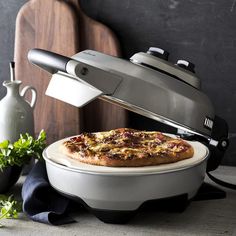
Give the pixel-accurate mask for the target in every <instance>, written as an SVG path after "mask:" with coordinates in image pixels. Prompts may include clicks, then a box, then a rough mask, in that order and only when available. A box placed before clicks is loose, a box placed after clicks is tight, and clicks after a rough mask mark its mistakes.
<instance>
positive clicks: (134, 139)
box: [61, 128, 194, 167]
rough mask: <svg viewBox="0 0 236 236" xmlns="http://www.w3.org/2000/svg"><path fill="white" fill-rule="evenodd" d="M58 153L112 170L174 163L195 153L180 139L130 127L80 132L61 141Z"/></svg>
mask: <svg viewBox="0 0 236 236" xmlns="http://www.w3.org/2000/svg"><path fill="white" fill-rule="evenodd" d="M61 150H62V152H63V153H64V154H65V155H67V156H68V157H71V158H73V159H76V160H78V161H80V162H84V163H87V164H92V165H100V166H113V167H137V166H151V165H160V164H166V163H173V162H177V161H180V160H183V159H187V158H191V157H192V156H193V154H194V150H193V147H192V146H191V145H190V144H189V143H187V142H186V141H184V140H183V139H180V138H172V137H169V136H167V135H164V134H162V133H161V132H157V131H140V130H134V129H129V128H120V129H114V130H110V131H105V132H97V133H82V134H80V135H78V136H75V137H72V138H70V139H68V140H67V141H65V142H63V143H62V145H61Z"/></svg>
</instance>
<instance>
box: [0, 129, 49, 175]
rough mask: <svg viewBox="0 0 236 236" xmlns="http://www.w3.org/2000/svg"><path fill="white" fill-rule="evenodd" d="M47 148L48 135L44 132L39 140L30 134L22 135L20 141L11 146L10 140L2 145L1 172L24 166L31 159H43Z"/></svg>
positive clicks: (39, 136)
mask: <svg viewBox="0 0 236 236" xmlns="http://www.w3.org/2000/svg"><path fill="white" fill-rule="evenodd" d="M45 147H46V133H45V131H44V130H42V131H41V132H40V133H39V135H38V138H37V139H34V138H33V137H32V136H30V135H29V134H28V133H26V134H21V135H20V138H19V140H17V141H16V142H14V143H13V144H11V143H10V142H9V141H8V140H5V141H3V142H2V143H0V170H3V169H4V168H6V167H9V166H14V165H17V166H23V165H24V164H27V163H29V162H30V160H31V158H36V159H42V151H43V149H44V148H45Z"/></svg>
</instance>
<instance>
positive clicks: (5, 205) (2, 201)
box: [0, 194, 22, 227]
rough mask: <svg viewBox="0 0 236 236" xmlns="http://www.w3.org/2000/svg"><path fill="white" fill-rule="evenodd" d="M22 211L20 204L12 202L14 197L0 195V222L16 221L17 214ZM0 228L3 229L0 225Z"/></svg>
mask: <svg viewBox="0 0 236 236" xmlns="http://www.w3.org/2000/svg"><path fill="white" fill-rule="evenodd" d="M21 211H22V204H21V202H17V201H16V200H14V196H13V195H11V196H9V197H7V196H5V195H2V194H0V220H2V219H4V218H5V219H16V218H18V213H19V212H21ZM0 227H4V225H3V224H1V223H0Z"/></svg>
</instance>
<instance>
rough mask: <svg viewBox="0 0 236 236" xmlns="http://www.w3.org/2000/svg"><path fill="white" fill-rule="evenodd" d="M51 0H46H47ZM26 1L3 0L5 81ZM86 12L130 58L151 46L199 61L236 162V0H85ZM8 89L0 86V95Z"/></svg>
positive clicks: (0, 51) (1, 69)
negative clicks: (110, 33) (113, 35)
mask: <svg viewBox="0 0 236 236" xmlns="http://www.w3.org/2000/svg"><path fill="white" fill-rule="evenodd" d="M46 1H47V0H45V2H46ZM25 2H27V0H0V81H4V80H6V79H9V66H8V63H9V61H10V60H12V58H13V48H14V30H15V19H16V15H17V12H18V10H19V8H20V7H21V6H22V5H23V4H24V3H25ZM80 2H81V6H82V8H83V9H84V11H85V12H86V13H87V15H89V16H91V17H92V18H94V19H96V20H97V21H100V22H102V23H104V24H106V25H107V26H109V27H110V28H111V29H113V31H114V32H115V33H116V35H117V36H118V38H119V41H120V42H121V45H122V51H123V56H124V57H125V58H129V57H130V56H131V55H132V54H133V53H135V52H137V51H146V49H147V48H148V47H149V46H159V47H162V48H164V49H166V50H167V51H169V52H170V61H172V62H176V60H177V59H186V60H189V61H192V62H194V63H195V65H196V73H197V75H198V76H199V77H200V78H201V81H202V89H203V91H204V92H205V93H206V94H208V96H209V97H210V99H211V100H212V102H213V104H214V107H215V110H216V114H217V115H219V116H220V117H222V118H224V119H226V120H227V122H228V124H229V132H230V134H229V135H230V143H231V145H230V147H229V149H228V151H227V153H226V155H225V158H224V160H223V164H229V165H236V2H235V0H227V1H223V0H222V1H220V0H179V1H177V0H165V1H164V0H123V1H120V0H80ZM4 94H5V89H4V88H2V86H1V87H0V98H2V97H3V96H4Z"/></svg>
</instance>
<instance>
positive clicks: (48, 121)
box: [15, 0, 127, 143]
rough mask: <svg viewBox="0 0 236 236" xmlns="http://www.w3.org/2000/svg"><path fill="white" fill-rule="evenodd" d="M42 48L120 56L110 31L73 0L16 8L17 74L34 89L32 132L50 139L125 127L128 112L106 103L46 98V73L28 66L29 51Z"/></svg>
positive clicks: (35, 0) (38, 1) (42, 0)
mask: <svg viewBox="0 0 236 236" xmlns="http://www.w3.org/2000/svg"><path fill="white" fill-rule="evenodd" d="M32 48H42V49H46V50H50V51H53V52H56V53H60V54H63V55H66V56H72V55H74V54H75V53H77V52H78V51H81V50H84V49H94V50H97V51H101V52H104V53H107V54H110V55H114V56H119V55H120V47H119V43H118V40H117V39H116V37H115V35H114V34H113V33H112V31H111V30H110V29H108V28H107V27H106V26H104V25H102V24H100V23H99V22H96V21H94V20H92V19H91V18H89V17H88V16H86V15H85V14H84V13H83V12H82V11H81V8H80V5H79V2H77V1H76V0H68V1H59V0H47V1H45V0H31V1H29V2H27V3H26V4H25V5H24V6H23V7H22V8H21V9H20V11H19V13H18V15H17V20H16V32H15V62H16V78H17V79H18V80H21V81H22V82H23V85H32V86H33V87H35V88H36V90H37V92H38V100H37V103H36V107H35V112H34V117H35V132H36V134H38V133H39V132H40V130H41V129H44V130H46V132H47V136H48V138H47V140H48V143H52V142H54V141H56V140H58V139H61V138H64V137H67V136H70V135H75V134H78V133H80V132H81V131H100V130H108V129H112V128H116V127H123V126H126V120H127V115H126V111H125V110H123V109H121V108H119V107H117V106H115V105H111V104H108V103H106V102H104V101H100V100H99V101H94V102H92V103H91V104H89V105H87V106H86V107H84V108H83V109H78V108H76V107H73V106H71V105H68V104H66V103H63V102H60V101H58V100H55V99H53V98H50V97H47V96H46V95H45V91H46V88H47V85H48V83H49V80H50V74H48V73H47V72H45V71H43V70H41V69H39V68H36V67H35V66H32V65H31V64H30V63H29V62H28V60H27V54H28V51H29V50H30V49H32Z"/></svg>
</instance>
